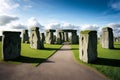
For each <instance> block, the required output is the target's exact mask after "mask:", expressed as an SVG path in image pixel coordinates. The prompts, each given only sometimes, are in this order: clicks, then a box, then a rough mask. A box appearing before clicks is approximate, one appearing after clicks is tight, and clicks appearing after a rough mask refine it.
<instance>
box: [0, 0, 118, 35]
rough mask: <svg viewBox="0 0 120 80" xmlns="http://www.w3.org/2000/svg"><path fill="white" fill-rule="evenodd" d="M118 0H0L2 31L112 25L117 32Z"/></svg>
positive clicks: (85, 27) (92, 27) (86, 28)
mask: <svg viewBox="0 0 120 80" xmlns="http://www.w3.org/2000/svg"><path fill="white" fill-rule="evenodd" d="M119 16H120V0H0V35H1V34H2V31H6V30H12V31H22V30H23V29H28V30H29V29H30V28H31V27H39V28H40V32H44V30H46V29H76V30H78V31H81V30H97V31H98V34H100V33H101V30H102V28H103V27H107V26H108V27H111V28H113V31H114V35H115V36H120V18H119Z"/></svg>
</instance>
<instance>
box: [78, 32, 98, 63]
mask: <svg viewBox="0 0 120 80" xmlns="http://www.w3.org/2000/svg"><path fill="white" fill-rule="evenodd" d="M79 58H80V59H81V60H82V61H83V62H86V63H90V62H93V61H95V60H96V59H97V32H96V31H88V30H86V31H81V33H80V47H79Z"/></svg>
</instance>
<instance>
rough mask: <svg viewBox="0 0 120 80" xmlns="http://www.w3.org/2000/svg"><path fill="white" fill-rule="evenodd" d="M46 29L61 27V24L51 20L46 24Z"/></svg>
mask: <svg viewBox="0 0 120 80" xmlns="http://www.w3.org/2000/svg"><path fill="white" fill-rule="evenodd" d="M46 29H61V24H60V23H57V22H51V23H49V24H47V26H46Z"/></svg>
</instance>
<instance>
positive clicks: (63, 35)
mask: <svg viewBox="0 0 120 80" xmlns="http://www.w3.org/2000/svg"><path fill="white" fill-rule="evenodd" d="M68 32H70V33H71V34H72V36H71V39H70V40H71V43H72V44H78V43H79V37H78V36H77V30H72V29H63V30H58V33H57V34H58V35H57V36H58V37H57V43H58V44H60V43H62V42H64V41H68V40H69V38H68Z"/></svg>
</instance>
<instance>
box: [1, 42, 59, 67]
mask: <svg viewBox="0 0 120 80" xmlns="http://www.w3.org/2000/svg"><path fill="white" fill-rule="evenodd" d="M44 46H45V49H41V50H35V49H31V48H30V45H29V44H22V45H21V47H22V49H21V56H20V57H19V58H16V59H14V60H12V61H7V62H9V63H11V62H12V63H32V64H35V65H39V64H40V63H41V62H43V61H45V60H46V59H47V58H48V57H50V56H51V55H53V54H54V52H55V51H56V50H58V49H59V48H60V47H61V45H49V44H45V45H44ZM0 61H1V62H3V61H2V59H1V42H0Z"/></svg>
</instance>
